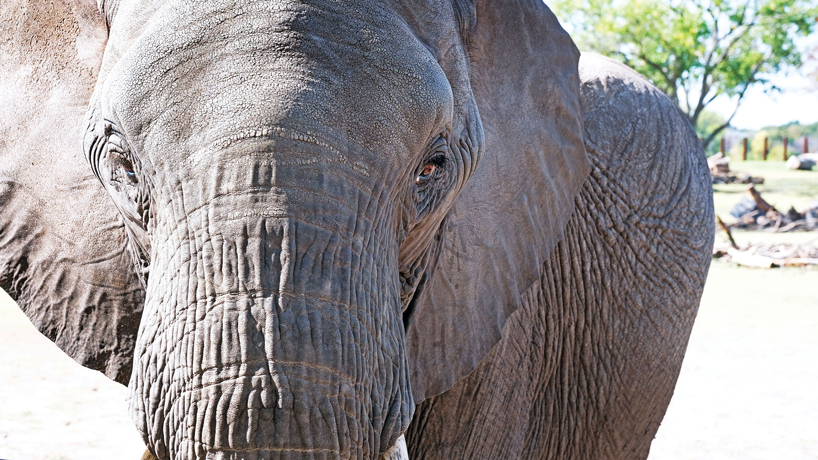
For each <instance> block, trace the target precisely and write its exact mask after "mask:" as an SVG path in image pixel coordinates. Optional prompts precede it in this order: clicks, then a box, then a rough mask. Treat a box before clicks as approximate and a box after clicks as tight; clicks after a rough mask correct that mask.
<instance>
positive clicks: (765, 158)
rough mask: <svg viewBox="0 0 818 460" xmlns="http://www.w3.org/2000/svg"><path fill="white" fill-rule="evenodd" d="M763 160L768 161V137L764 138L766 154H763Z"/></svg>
mask: <svg viewBox="0 0 818 460" xmlns="http://www.w3.org/2000/svg"><path fill="white" fill-rule="evenodd" d="M761 158H762V159H763V160H764V161H767V136H764V152H763V153H762V156H761Z"/></svg>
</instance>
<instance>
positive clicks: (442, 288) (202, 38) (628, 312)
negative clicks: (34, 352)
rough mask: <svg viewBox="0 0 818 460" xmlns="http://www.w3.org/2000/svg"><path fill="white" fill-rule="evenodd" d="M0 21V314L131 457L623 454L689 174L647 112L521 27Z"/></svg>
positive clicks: (641, 396) (353, 4)
mask: <svg viewBox="0 0 818 460" xmlns="http://www.w3.org/2000/svg"><path fill="white" fill-rule="evenodd" d="M97 8H99V10H98V9H97ZM0 19H2V24H4V25H3V26H0V27H4V29H2V33H3V36H4V37H9V39H8V40H6V41H5V42H3V43H0V57H2V59H3V60H2V61H0V90H2V92H0V98H2V100H0V102H2V103H3V104H2V108H0V110H2V118H0V121H1V122H2V125H0V160H2V162H0V285H1V286H2V287H3V288H4V289H6V290H7V291H9V292H10V293H11V294H12V296H13V297H14V298H15V299H17V300H18V302H19V303H20V305H21V307H22V308H23V309H24V311H25V312H26V313H27V314H28V316H29V317H30V318H31V319H32V322H33V323H34V324H35V325H37V326H38V327H39V328H40V330H41V331H43V333H45V334H46V335H48V336H49V338H51V339H52V340H54V341H55V342H56V343H57V344H58V345H59V346H60V347H61V348H63V349H64V350H65V351H66V352H67V353H69V354H70V355H71V356H73V357H74V358H75V359H77V360H78V361H79V362H80V363H82V364H84V365H86V366H88V367H91V368H94V369H99V370H102V371H104V372H106V374H107V375H108V376H109V377H111V378H113V379H115V380H117V381H119V382H121V383H128V382H129V383H128V385H129V388H130V392H131V411H132V415H133V417H134V421H135V423H136V426H137V428H138V429H139V430H140V432H141V433H142V435H143V437H144V439H145V442H146V444H147V446H148V449H149V450H150V451H151V452H153V453H154V454H155V455H156V456H157V457H158V458H160V459H163V460H164V459H183V458H213V459H240V458H241V459H268V458H270V459H278V458H281V459H301V458H322V459H323V458H345V459H370V458H379V457H382V456H383V455H384V454H385V453H388V454H389V455H391V454H392V453H394V451H390V449H391V448H392V446H394V445H395V444H396V442H397V441H398V439H399V437H400V436H401V435H402V434H404V433H405V439H406V441H407V444H408V449H409V454H410V458H416V459H421V458H430V459H431V458H446V459H448V458H549V459H565V458H573V459H593V458H599V459H618V458H623V459H624V458H628V459H630V458H645V457H647V454H648V449H649V447H650V442H651V440H652V439H653V436H654V434H655V433H656V430H657V429H658V426H659V423H660V421H661V419H662V417H663V415H664V411H665V408H666V407H667V404H668V402H669V400H670V397H671V394H672V392H673V387H674V384H675V381H676V377H677V375H678V371H679V368H680V366H681V362H682V357H683V354H684V350H685V347H686V344H687V339H688V336H689V333H690V329H691V327H692V324H693V319H694V317H695V314H696V309H697V306H698V303H699V298H700V296H701V292H702V288H703V285H704V280H705V277H706V274H707V268H708V265H709V260H710V247H711V245H712V238H713V218H712V197H711V191H710V182H709V176H708V172H707V168H706V166H705V164H704V156H703V152H702V151H701V148H700V146H699V143H698V141H697V139H696V136H695V134H694V133H693V132H692V130H691V129H690V127H689V125H688V124H687V122H686V121H685V120H684V117H682V116H681V115H680V113H679V112H678V111H677V110H676V109H675V108H674V107H673V105H672V104H671V103H670V101H669V100H668V99H667V98H665V97H664V96H662V95H661V94H660V93H659V92H658V91H657V90H656V89H655V88H653V87H652V86H651V85H649V84H648V83H646V82H645V81H644V80H643V79H642V78H641V77H639V76H638V75H636V74H635V73H633V72H632V71H630V70H629V69H626V68H624V67H623V66H621V65H619V64H616V63H614V62H613V61H609V60H607V59H605V58H602V57H598V56H593V55H586V56H583V59H582V60H581V61H579V64H578V57H579V53H578V52H577V51H576V48H575V47H574V45H573V43H572V42H571V40H570V38H569V37H568V36H567V35H566V34H565V32H564V31H563V30H562V29H561V28H560V27H559V25H558V23H557V21H556V19H555V18H554V17H553V15H552V14H551V13H550V12H549V11H548V9H547V8H546V7H545V6H544V5H542V4H541V3H538V2H536V1H534V0H531V1H527V0H519V1H499V0H498V1H492V0H485V1H476V2H475V3H471V2H468V1H460V0H458V1H456V2H454V3H451V2H450V1H447V0H425V1H420V0H418V1H415V2H390V1H383V2H380V1H372V0H369V1H344V2H333V1H329V0H316V1H298V0H288V1H280V2H272V1H255V2H252V1H242V2H229V1H226V0H223V1H213V2H192V3H188V2H184V1H181V0H167V1H162V2H155V3H154V2H148V1H145V0H121V1H116V0H113V1H104V2H101V3H100V5H93V4H88V3H86V2H83V1H82V0H73V1H67V2H63V3H56V4H44V3H39V2H29V1H27V0H14V1H11V2H5V3H4V5H3V6H0ZM88 164H90V166H91V168H90V170H89V168H88ZM91 171H92V172H91ZM100 184H101V185H100ZM137 324H138V328H139V329H138V335H137V329H136V328H137ZM387 451H390V452H387Z"/></svg>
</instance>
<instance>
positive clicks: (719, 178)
mask: <svg viewBox="0 0 818 460" xmlns="http://www.w3.org/2000/svg"><path fill="white" fill-rule="evenodd" d="M707 166H708V167H709V168H710V179H712V180H713V183H714V184H763V183H764V178H763V177H753V176H751V175H749V174H747V173H738V174H734V173H732V172H731V171H730V157H726V156H724V154H722V153H717V154H715V155H713V156H711V157H710V158H708V159H707Z"/></svg>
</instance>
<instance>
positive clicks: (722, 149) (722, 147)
mask: <svg viewBox="0 0 818 460" xmlns="http://www.w3.org/2000/svg"><path fill="white" fill-rule="evenodd" d="M720 149H721V150H719V151H720V152H721V154H722V155H724V138H723V137H722V138H721V147H720Z"/></svg>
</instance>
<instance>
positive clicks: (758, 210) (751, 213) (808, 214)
mask: <svg viewBox="0 0 818 460" xmlns="http://www.w3.org/2000/svg"><path fill="white" fill-rule="evenodd" d="M747 191H749V192H750V197H751V198H752V199H751V198H747V197H745V198H743V199H742V200H741V201H740V202H739V203H738V204H737V205H735V206H734V207H733V209H732V210H731V211H730V215H731V216H733V217H735V218H736V219H737V221H736V223H734V224H732V225H731V227H736V228H741V229H744V230H769V231H773V232H789V231H793V230H815V229H818V201H814V202H813V203H812V204H810V206H809V207H807V209H805V210H804V211H803V212H799V211H797V210H796V209H795V208H793V207H790V209H789V211H787V212H786V213H782V212H780V211H779V210H778V209H776V208H775V207H774V206H772V205H771V204H769V203H767V202H766V201H765V200H764V198H762V197H761V194H760V193H759V192H758V191H757V190H756V189H755V187H754V186H752V185H751V186H750V187H749V188H748V189H747Z"/></svg>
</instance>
